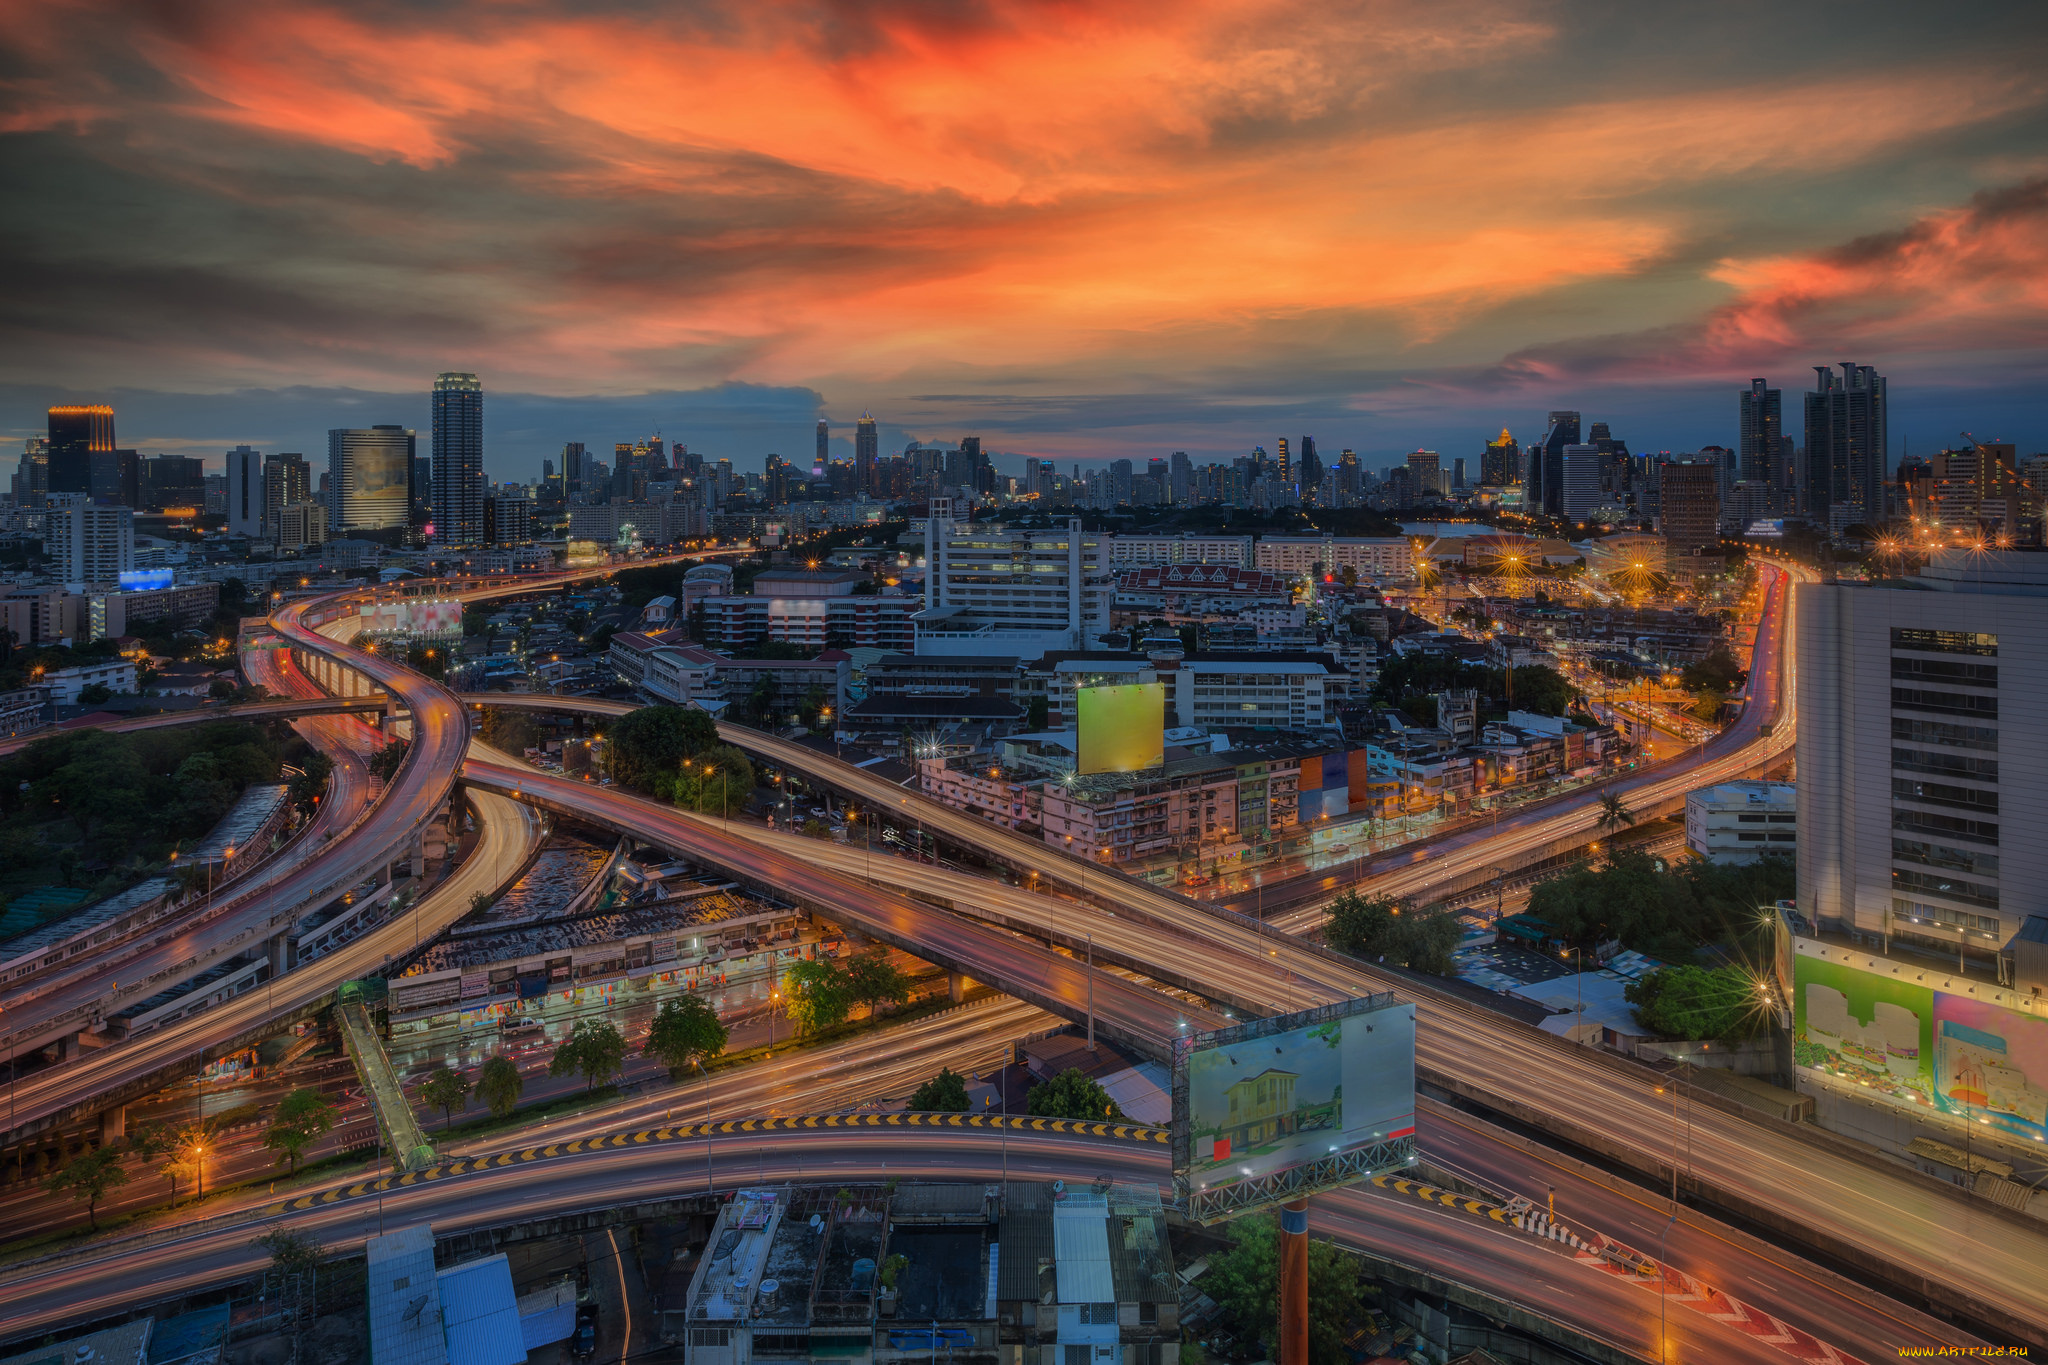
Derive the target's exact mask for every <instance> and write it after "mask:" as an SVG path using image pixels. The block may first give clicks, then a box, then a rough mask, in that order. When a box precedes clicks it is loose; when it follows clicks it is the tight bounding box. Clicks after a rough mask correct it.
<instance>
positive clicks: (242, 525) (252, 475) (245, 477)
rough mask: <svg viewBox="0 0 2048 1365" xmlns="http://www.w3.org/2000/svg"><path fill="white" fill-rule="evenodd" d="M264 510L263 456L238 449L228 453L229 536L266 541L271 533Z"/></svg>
mask: <svg viewBox="0 0 2048 1365" xmlns="http://www.w3.org/2000/svg"><path fill="white" fill-rule="evenodd" d="M263 510H264V509H263V452H262V451H260V450H257V449H255V448H254V447H253V446H236V447H235V448H234V449H233V450H230V451H229V452H228V534H229V535H231V536H247V537H249V538H250V539H251V540H261V539H263V538H264V537H265V536H267V535H268V534H269V533H270V528H269V526H268V524H267V522H266V520H265V518H264V515H263Z"/></svg>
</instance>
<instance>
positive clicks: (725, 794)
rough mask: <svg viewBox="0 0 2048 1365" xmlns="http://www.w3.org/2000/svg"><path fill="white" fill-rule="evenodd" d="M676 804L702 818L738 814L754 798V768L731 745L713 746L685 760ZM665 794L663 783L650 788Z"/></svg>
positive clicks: (675, 790) (676, 787)
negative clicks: (704, 816)
mask: <svg viewBox="0 0 2048 1365" xmlns="http://www.w3.org/2000/svg"><path fill="white" fill-rule="evenodd" d="M674 784H675V785H674V788H673V795H674V800H675V803H676V804H677V805H679V806H681V807H683V808H684V809H685V810H693V811H696V812H697V813H698V814H699V815H716V816H721V817H723V816H728V815H738V814H740V813H741V812H742V811H744V810H746V808H747V802H748V801H749V800H751V799H752V798H753V795H754V765H753V764H752V763H749V762H748V761H747V756H746V755H745V754H744V753H741V752H740V751H739V750H738V749H735V748H733V747H732V745H730V744H714V745H712V746H711V747H710V748H708V749H705V750H704V751H703V752H702V753H699V754H697V755H696V756H695V757H692V758H686V759H684V760H683V761H682V767H681V770H680V771H679V772H678V773H677V774H676V775H675V778H674ZM651 790H652V791H653V793H654V794H655V795H657V796H659V795H662V794H663V793H662V792H661V790H660V784H659V783H656V784H655V786H654V787H653V788H652V789H651Z"/></svg>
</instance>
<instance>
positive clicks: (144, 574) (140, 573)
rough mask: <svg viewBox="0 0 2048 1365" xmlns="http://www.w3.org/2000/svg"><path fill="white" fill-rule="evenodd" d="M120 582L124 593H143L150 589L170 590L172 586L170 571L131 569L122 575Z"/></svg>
mask: <svg viewBox="0 0 2048 1365" xmlns="http://www.w3.org/2000/svg"><path fill="white" fill-rule="evenodd" d="M120 582H121V591H122V592H142V591H144V590H146V589H149V588H168V587H170V586H171V571H170V570H169V569H130V570H129V571H128V572H127V573H124V574H122V575H121V579H120Z"/></svg>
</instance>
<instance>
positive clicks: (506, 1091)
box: [476, 1057, 526, 1118]
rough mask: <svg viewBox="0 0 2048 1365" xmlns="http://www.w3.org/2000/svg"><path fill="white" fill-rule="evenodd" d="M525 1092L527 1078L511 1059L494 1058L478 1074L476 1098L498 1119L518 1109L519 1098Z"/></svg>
mask: <svg viewBox="0 0 2048 1365" xmlns="http://www.w3.org/2000/svg"><path fill="white" fill-rule="evenodd" d="M525 1091H526V1078H525V1077H523V1076H521V1075H520V1074H519V1066H518V1064H517V1063H515V1062H514V1061H513V1060H512V1059H511V1058H510V1057H493V1058H491V1059H490V1060H489V1061H487V1062H485V1063H484V1065H483V1070H481V1071H479V1072H478V1073H477V1077H476V1097H477V1098H478V1099H480V1100H482V1101H483V1102H484V1103H485V1104H486V1105H487V1106H489V1108H490V1111H491V1113H492V1114H493V1115H495V1116H496V1117H498V1118H504V1117H505V1116H506V1115H508V1114H510V1113H511V1112H512V1111H513V1110H514V1109H517V1108H518V1107H519V1097H520V1095H522V1094H524V1093H525Z"/></svg>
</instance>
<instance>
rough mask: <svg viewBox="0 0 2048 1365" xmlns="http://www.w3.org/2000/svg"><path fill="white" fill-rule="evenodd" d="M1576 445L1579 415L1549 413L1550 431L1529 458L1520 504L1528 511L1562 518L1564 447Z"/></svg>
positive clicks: (1544, 435)
mask: <svg viewBox="0 0 2048 1365" xmlns="http://www.w3.org/2000/svg"><path fill="white" fill-rule="evenodd" d="M1577 444H1579V414H1577V413H1576V412H1570V411H1564V410H1560V411H1556V412H1552V413H1551V414H1550V429H1549V430H1548V431H1546V432H1545V433H1544V434H1543V444H1542V445H1540V446H1538V447H1537V448H1536V449H1535V450H1534V451H1532V452H1531V453H1530V456H1529V474H1528V478H1529V490H1528V493H1527V495H1526V497H1525V500H1524V505H1525V506H1527V507H1528V508H1529V509H1530V510H1531V511H1538V512H1548V513H1550V515H1552V516H1554V517H1561V516H1563V515H1564V448H1565V447H1566V446H1573V445H1577Z"/></svg>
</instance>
